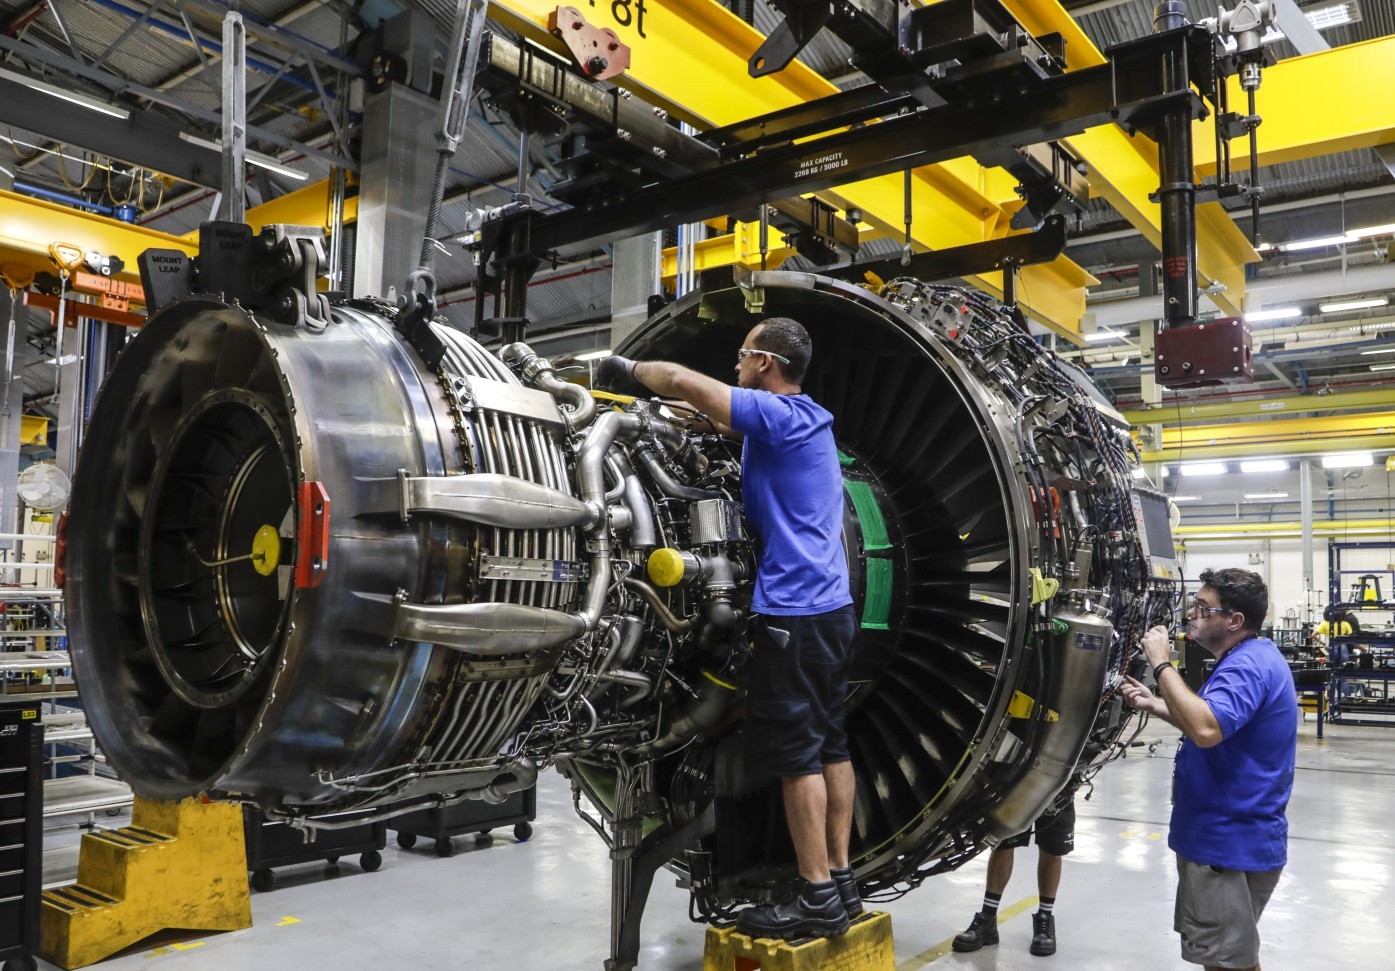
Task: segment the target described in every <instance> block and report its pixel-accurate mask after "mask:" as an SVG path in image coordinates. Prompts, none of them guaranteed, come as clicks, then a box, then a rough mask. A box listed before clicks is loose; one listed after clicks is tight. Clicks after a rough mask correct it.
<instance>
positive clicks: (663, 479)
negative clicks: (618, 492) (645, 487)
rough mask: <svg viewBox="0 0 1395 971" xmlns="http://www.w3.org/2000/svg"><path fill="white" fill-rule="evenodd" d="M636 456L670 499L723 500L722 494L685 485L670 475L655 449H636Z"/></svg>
mask: <svg viewBox="0 0 1395 971" xmlns="http://www.w3.org/2000/svg"><path fill="white" fill-rule="evenodd" d="M635 454H637V455H638V456H639V460H640V462H641V463H643V465H644V468H645V471H647V472H648V473H649V475H650V476H651V477H652V478H653V479H654V484H655V485H656V486H658V487H659V491H660V492H662V493H663V494H664V495H666V496H668V497H669V498H672V499H688V500H698V499H720V498H722V494H721V493H720V492H711V491H709V490H707V489H697V488H694V487H693V486H687V485H683V484H682V483H681V482H679V481H678V480H676V479H675V478H674V477H673V476H671V475H669V473H668V469H666V468H664V464H663V463H662V462H660V461H659V458H658V456H657V455H655V454H654V451H653V449H650V448H646V447H644V446H640V447H639V448H637V449H635Z"/></svg>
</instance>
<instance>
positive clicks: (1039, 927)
mask: <svg viewBox="0 0 1395 971" xmlns="http://www.w3.org/2000/svg"><path fill="white" fill-rule="evenodd" d="M1028 950H1030V951H1031V952H1032V953H1033V954H1035V955H1036V956H1037V957H1046V956H1047V955H1048V954H1055V953H1056V915H1055V914H1043V913H1041V912H1037V913H1035V914H1033V915H1032V946H1031V947H1030V948H1028Z"/></svg>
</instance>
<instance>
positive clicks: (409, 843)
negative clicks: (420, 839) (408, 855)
mask: <svg viewBox="0 0 1395 971" xmlns="http://www.w3.org/2000/svg"><path fill="white" fill-rule="evenodd" d="M397 845H398V846H400V847H402V848H403V849H404V850H410V849H411V848H412V847H414V846H416V845H417V838H416V835H415V834H413V833H398V834H397Z"/></svg>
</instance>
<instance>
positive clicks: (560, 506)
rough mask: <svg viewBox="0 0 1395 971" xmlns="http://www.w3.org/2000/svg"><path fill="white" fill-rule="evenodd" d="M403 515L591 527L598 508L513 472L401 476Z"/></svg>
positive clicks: (524, 525)
mask: <svg viewBox="0 0 1395 971" xmlns="http://www.w3.org/2000/svg"><path fill="white" fill-rule="evenodd" d="M399 480H400V481H401V483H402V492H401V498H400V502H401V513H402V518H403V519H404V520H406V519H408V518H409V517H410V516H411V515H412V514H425V515H439V516H450V517H453V518H457V519H466V520H469V521H470V522H476V523H482V524H484V525H486V526H499V527H501V528H504V529H560V528H565V527H568V526H584V527H586V528H588V529H589V528H591V527H592V526H594V525H595V524H596V520H597V517H598V516H599V515H600V512H599V511H598V510H597V509H596V508H595V507H593V506H588V505H587V504H586V503H584V502H582V501H581V500H579V499H575V498H573V497H572V496H569V495H567V494H566V493H565V492H562V491H561V490H558V489H553V488H551V487H550V486H545V485H542V484H540V483H537V482H531V481H529V480H527V479H521V478H518V477H517V476H512V475H499V474H497V473H492V472H480V473H475V474H473V475H448V476H423V477H413V478H409V477H407V476H406V475H405V474H404V475H401V476H399Z"/></svg>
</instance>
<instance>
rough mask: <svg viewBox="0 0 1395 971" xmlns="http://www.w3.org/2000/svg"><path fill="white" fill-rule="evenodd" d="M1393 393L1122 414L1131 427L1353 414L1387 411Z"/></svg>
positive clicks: (1170, 404) (1168, 405)
mask: <svg viewBox="0 0 1395 971" xmlns="http://www.w3.org/2000/svg"><path fill="white" fill-rule="evenodd" d="M1393 400H1395V391H1392V390H1391V389H1389V388H1383V389H1380V390H1377V391H1339V392H1335V393H1332V394H1295V395H1281V396H1276V397H1265V398H1254V399H1251V400H1247V401H1228V400H1224V399H1222V400H1218V401H1200V402H1188V401H1185V400H1173V401H1167V402H1163V403H1162V404H1160V405H1156V406H1154V407H1151V408H1138V409H1134V408H1130V409H1126V410H1125V411H1124V412H1123V415H1124V417H1125V418H1127V419H1128V420H1129V423H1130V424H1132V425H1165V426H1166V425H1183V424H1189V423H1191V422H1196V421H1203V420H1206V419H1211V418H1251V417H1263V416H1266V415H1274V414H1286V415H1295V414H1304V413H1312V412H1318V411H1352V410H1355V409H1359V408H1388V407H1390V403H1391V401H1393Z"/></svg>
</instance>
